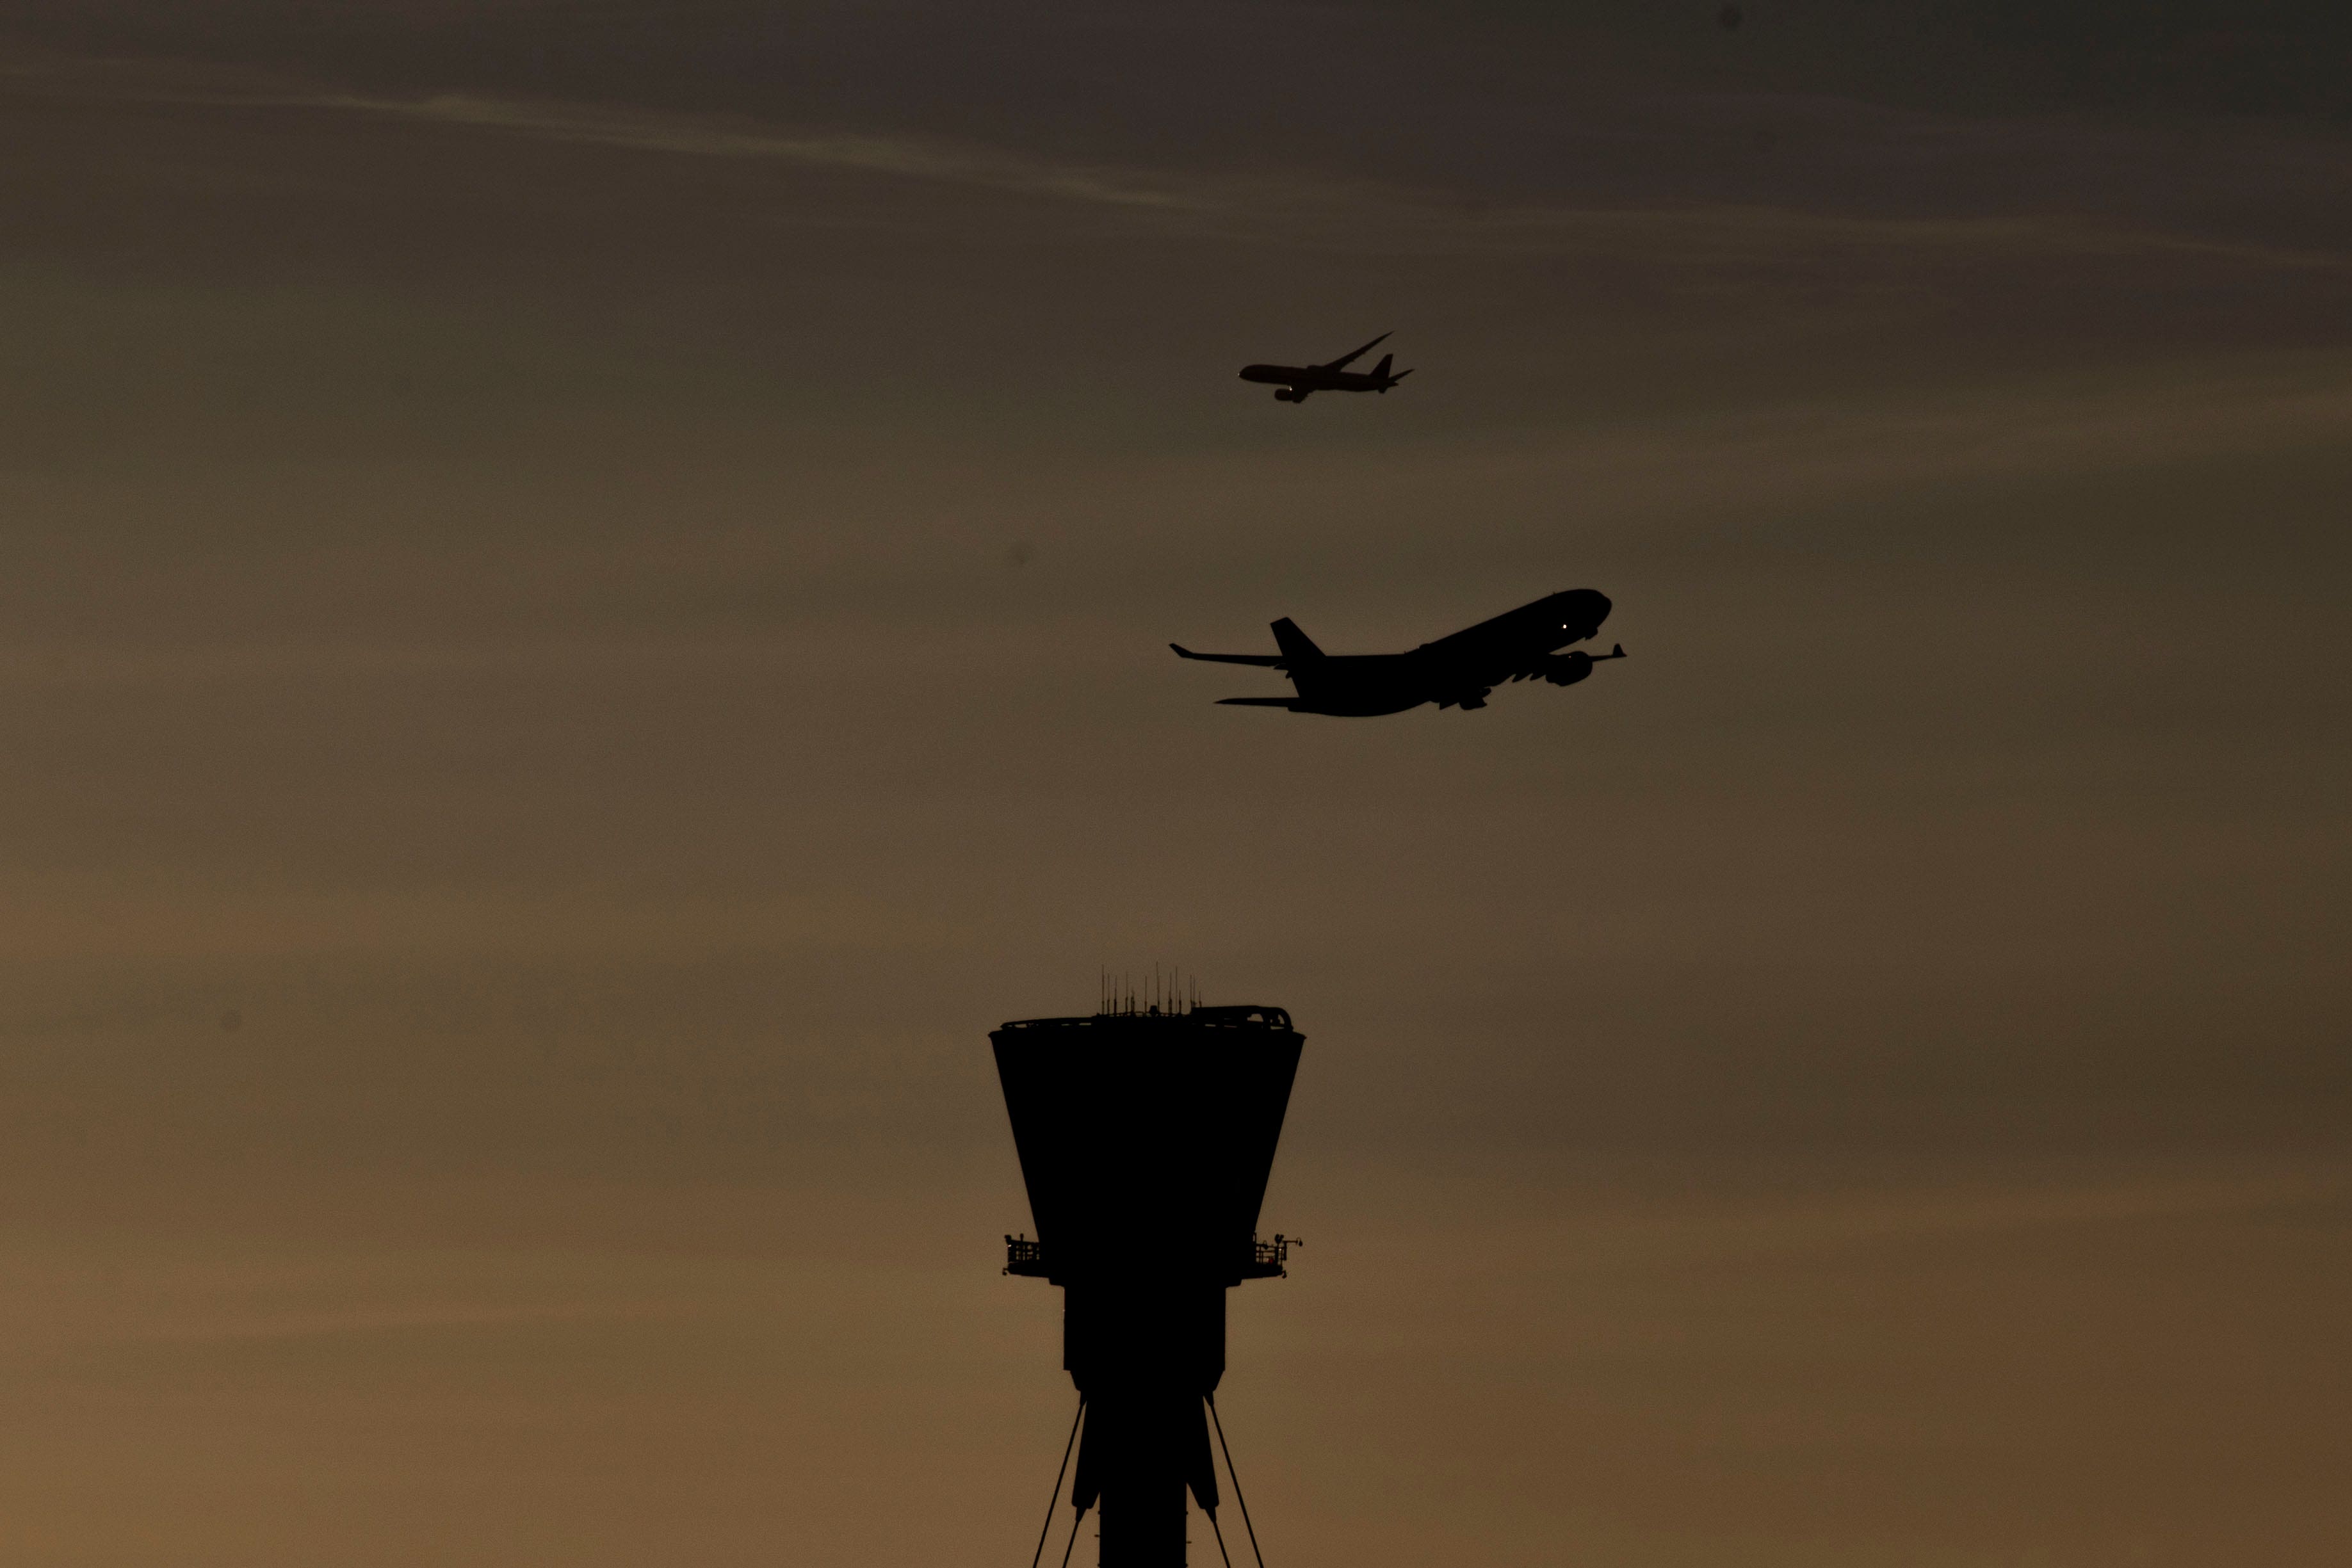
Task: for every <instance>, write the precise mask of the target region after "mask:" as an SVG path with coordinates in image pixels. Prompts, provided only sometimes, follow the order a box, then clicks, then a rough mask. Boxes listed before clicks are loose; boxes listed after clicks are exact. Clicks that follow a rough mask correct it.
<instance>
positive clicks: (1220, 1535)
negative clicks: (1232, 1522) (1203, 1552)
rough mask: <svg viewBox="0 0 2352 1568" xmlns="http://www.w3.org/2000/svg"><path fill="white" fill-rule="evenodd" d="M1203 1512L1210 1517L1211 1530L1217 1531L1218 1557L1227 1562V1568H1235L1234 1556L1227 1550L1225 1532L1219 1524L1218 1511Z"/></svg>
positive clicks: (1206, 1510)
mask: <svg viewBox="0 0 2352 1568" xmlns="http://www.w3.org/2000/svg"><path fill="white" fill-rule="evenodd" d="M1202 1511H1203V1512H1205V1513H1206V1514H1207V1515H1208V1516H1209V1528H1210V1529H1211V1530H1213V1531H1216V1535H1217V1555H1218V1556H1220V1557H1222V1558H1223V1559H1224V1560H1225V1568H1234V1554H1233V1553H1232V1552H1228V1551H1226V1550H1225V1532H1224V1531H1223V1529H1221V1528H1219V1526H1218V1524H1217V1511H1216V1510H1215V1509H1213V1508H1212V1509H1204V1510H1202Z"/></svg>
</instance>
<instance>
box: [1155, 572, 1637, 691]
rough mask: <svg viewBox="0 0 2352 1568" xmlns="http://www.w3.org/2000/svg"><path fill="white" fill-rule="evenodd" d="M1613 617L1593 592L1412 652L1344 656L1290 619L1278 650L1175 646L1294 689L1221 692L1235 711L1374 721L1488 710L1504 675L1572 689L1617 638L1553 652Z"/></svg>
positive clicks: (1619, 649)
mask: <svg viewBox="0 0 2352 1568" xmlns="http://www.w3.org/2000/svg"><path fill="white" fill-rule="evenodd" d="M1608 618H1609V598H1608V595H1606V594H1602V593H1596V592H1594V591H1592V590H1591V589H1589V588H1572V589H1570V590H1569V591H1567V592H1565V593H1553V594H1547V595H1546V596H1545V597H1543V598H1541V599H1538V600H1537V601H1535V602H1534V603H1533V604H1523V605H1521V606H1519V608H1517V610H1513V611H1510V612H1507V613H1505V614H1501V615H1497V616H1496V617H1495V618H1494V619H1493V620H1492V621H1481V622H1478V624H1477V625H1475V626H1473V627H1470V628H1469V629H1468V630H1466V631H1462V632H1454V634H1453V635H1452V636H1450V637H1440V638H1439V639H1438V640H1437V641H1436V642H1434V643H1423V644H1422V645H1421V646H1420V647H1418V648H1415V649H1414V650H1412V652H1411V653H1342V654H1339V655H1336V656H1335V655H1333V654H1330V653H1325V652H1324V651H1323V650H1322V649H1320V648H1318V647H1317V646H1316V645H1315V644H1314V643H1313V641H1312V640H1310V639H1309V638H1308V637H1307V633H1306V632H1301V631H1300V630H1299V629H1298V624H1297V622H1294V621H1292V620H1290V619H1289V618H1288V617H1287V616H1286V617H1284V618H1283V619H1282V620H1280V621H1277V622H1275V623H1274V642H1275V646H1276V647H1278V648H1280V649H1281V650H1282V652H1281V653H1193V652H1192V650H1191V649H1190V648H1186V647H1182V646H1180V645H1179V644H1177V643H1169V644H1168V645H1169V646H1170V647H1171V648H1174V649H1175V650H1176V654H1177V657H1179V658H1182V659H1205V660H1208V661H1210V662H1212V663H1214V664H1260V665H1264V666H1265V668H1267V669H1270V670H1280V671H1281V672H1282V673H1283V674H1286V675H1288V676H1289V677H1290V684H1291V685H1293V686H1296V687H1297V690H1298V695H1297V696H1290V697H1225V698H1223V699H1222V700H1223V702H1225V703H1227V704H1230V705H1232V706H1235V707H1280V708H1288V709H1289V710H1290V711H1291V712H1293V713H1322V714H1331V715H1334V716H1341V717H1369V716H1372V715H1375V714H1384V713H1402V712H1404V710H1405V709H1407V708H1411V707H1419V706H1421V705H1422V704H1423V703H1435V704H1436V705H1437V706H1439V707H1442V708H1444V707H1459V708H1475V707H1485V706H1486V695H1487V694H1488V693H1489V692H1491V691H1493V690H1494V689H1495V688H1496V686H1498V685H1502V684H1503V683H1504V682H1506V681H1523V680H1527V679H1528V678H1529V677H1531V676H1541V677H1542V678H1543V679H1545V680H1547V681H1549V682H1550V683H1551V684H1552V685H1556V686H1566V685H1574V684H1576V683H1577V682H1578V681H1580V680H1582V679H1584V677H1585V676H1587V675H1589V674H1591V673H1592V666H1593V665H1594V664H1596V663H1598V662H1599V661H1601V660H1602V659H1622V658H1623V657H1624V656H1625V649H1624V646H1623V645H1622V643H1621V644H1619V645H1618V646H1616V647H1614V648H1612V649H1611V650H1610V651H1609V652H1608V653H1558V652H1555V650H1557V649H1560V648H1565V647H1567V646H1568V644H1570V643H1581V642H1583V641H1584V640H1585V639H1586V638H1587V637H1591V636H1592V635H1594V634H1595V633H1597V632H1599V631H1600V630H1601V622H1603V621H1606V620H1607V619H1608Z"/></svg>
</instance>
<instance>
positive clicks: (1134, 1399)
mask: <svg viewBox="0 0 2352 1568" xmlns="http://www.w3.org/2000/svg"><path fill="white" fill-rule="evenodd" d="M989 1042H990V1043H991V1044H992V1045H993V1046H994V1047H995V1049H996V1071H997V1076H998V1077H999V1078H1000V1079H1001V1080H1002V1081H1003V1085H1004V1105H1005V1109H1006V1110H1007V1111H1008V1112H1010V1113H1011V1114H1012V1118H1013V1144H1014V1145H1015V1146H1016V1147H1017V1148H1018V1149H1019V1151H1020V1155H1021V1175H1022V1178H1023V1180H1024V1182H1026V1183H1027V1185H1028V1188H1029V1209H1030V1213H1031V1215H1032V1216H1033V1217H1034V1219H1035V1221H1036V1227H1037V1239H1035V1240H1034V1241H1032V1240H1029V1239H1026V1238H1025V1237H1023V1238H1015V1237H1007V1238H1006V1239H1005V1246H1006V1258H1005V1272H1007V1273H1009V1274H1024V1275H1028V1276H1030V1277H1032V1278H1035V1279H1042V1280H1045V1281H1050V1282H1052V1283H1054V1284H1056V1285H1059V1286H1060V1287H1061V1288H1062V1365H1063V1366H1064V1367H1065V1368H1066V1370H1067V1371H1068V1372H1069V1375H1070V1380H1071V1381H1072V1382H1073V1383H1075V1384H1076V1385H1077V1387H1078V1395H1079V1398H1080V1401H1081V1404H1080V1413H1081V1416H1082V1417H1083V1419H1084V1422H1085V1435H1084V1437H1083V1438H1082V1439H1081V1440H1080V1441H1079V1443H1078V1466H1077V1474H1076V1479H1075V1481H1074V1482H1073V1484H1072V1487H1071V1490H1070V1503H1071V1506H1072V1507H1073V1508H1075V1509H1076V1511H1077V1520H1082V1519H1083V1518H1084V1517H1085V1515H1086V1511H1087V1510H1088V1509H1089V1508H1094V1507H1097V1506H1099V1507H1100V1509H1101V1510H1102V1512H1101V1514H1100V1515H1099V1521H1100V1530H1101V1535H1102V1555H1101V1558H1100V1563H1101V1568H1182V1564H1183V1562H1184V1516H1185V1506H1184V1494H1185V1493H1186V1491H1188V1490H1189V1491H1190V1492H1191V1493H1192V1497H1193V1499H1194V1500H1197V1501H1198V1502H1199V1504H1200V1506H1201V1508H1202V1511H1204V1512H1206V1513H1207V1514H1208V1515H1209V1517H1210V1519H1211V1521H1214V1520H1215V1518H1216V1509H1217V1476H1216V1469H1215V1467H1214V1464H1213V1461H1212V1459H1211V1458H1210V1452H1209V1427H1208V1421H1207V1420H1206V1419H1205V1418H1204V1416H1203V1413H1202V1407H1203V1405H1204V1404H1205V1403H1206V1402H1207V1401H1208V1400H1209V1396H1211V1395H1212V1394H1213V1393H1214V1392H1215V1390H1216V1386H1217V1383H1218V1380H1219V1379H1220V1378H1222V1377H1223V1375H1224V1371H1225V1292H1226V1291H1228V1290H1230V1289H1232V1288H1233V1287H1234V1286H1235V1285H1238V1284H1240V1283H1241V1282H1242V1281H1244V1280H1264V1279H1271V1278H1276V1277H1279V1276H1280V1275H1281V1274H1282V1273H1283V1272H1284V1270H1283V1263H1284V1260H1285V1259H1286V1255H1287V1253H1288V1249H1289V1247H1290V1245H1291V1242H1290V1240H1289V1239H1287V1238H1284V1237H1276V1239H1274V1240H1273V1241H1271V1242H1265V1241H1260V1240H1259V1239H1257V1214H1258V1206H1259V1204H1260V1203H1261V1202H1263V1201H1264V1199H1265V1184H1266V1178H1267V1176H1269V1175H1270V1174H1271V1172H1272V1170H1273V1168H1274V1150H1275V1145H1276V1143H1277V1142H1278V1141H1279V1140H1280V1138H1281V1136H1282V1117H1283V1113H1284V1112H1285V1110H1286V1109H1287V1108H1288V1106H1289V1103H1290V1085H1291V1081H1292V1079H1293V1078H1295V1077H1296V1076H1297V1071H1298V1052H1299V1048H1300V1046H1301V1045H1303V1044H1304V1043H1305V1041H1304V1040H1303V1039H1302V1037H1301V1036H1300V1035H1299V1034H1298V1032H1297V1030H1294V1029H1292V1028H1291V1027H1290V1015H1289V1014H1288V1013H1286V1012H1284V1011H1283V1010H1282V1009H1280V1008H1265V1007H1225V1008H1206V1007H1187V1006H1185V1005H1183V1004H1182V1003H1177V1004H1175V1005H1173V1006H1170V1007H1160V1006H1153V1007H1148V1008H1138V1007H1136V1006H1135V1005H1134V1004H1133V1003H1131V1002H1125V1003H1113V1004H1110V1005H1109V1006H1107V1008H1106V1009H1105V1010H1104V1011H1102V1012H1098V1013H1097V1014H1095V1015H1094V1016H1093V1017H1091V1018H1061V1019H1027V1020H1024V1021H1023V1022H1019V1023H1008V1024H1006V1025H1005V1026H1004V1027H1003V1028H1002V1029H1000V1030H997V1031H996V1032H995V1033H993V1034H992V1035H990V1036H989ZM1212 1414H1213V1411H1212ZM1229 1468H1230V1467H1229ZM1077 1520H1074V1521H1072V1525H1071V1530H1072V1533H1073V1535H1074V1536H1075V1534H1076V1528H1077ZM1050 1522H1051V1521H1050V1517H1049V1520H1048V1523H1049V1527H1050ZM1253 1533H1254V1532H1253ZM1040 1545H1041V1547H1042V1545H1043V1542H1042V1541H1041V1542H1040Z"/></svg>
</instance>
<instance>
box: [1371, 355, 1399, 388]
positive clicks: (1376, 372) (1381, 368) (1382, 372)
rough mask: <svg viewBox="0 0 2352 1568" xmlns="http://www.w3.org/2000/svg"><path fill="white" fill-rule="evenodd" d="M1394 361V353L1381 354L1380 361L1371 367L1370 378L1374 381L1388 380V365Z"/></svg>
mask: <svg viewBox="0 0 2352 1568" xmlns="http://www.w3.org/2000/svg"><path fill="white" fill-rule="evenodd" d="M1395 363H1396V356H1395V355H1394V354H1382V355H1381V362H1380V363H1379V364H1377V365H1374V366H1373V367H1372V379H1373V380H1374V381H1376V382H1384V381H1386V380H1388V378H1389V367H1390V366H1391V365H1393V364H1395Z"/></svg>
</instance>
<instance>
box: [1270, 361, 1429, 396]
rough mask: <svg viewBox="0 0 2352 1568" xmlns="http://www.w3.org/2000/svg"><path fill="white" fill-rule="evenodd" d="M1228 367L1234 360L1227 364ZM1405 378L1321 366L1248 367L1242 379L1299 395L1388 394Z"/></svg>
mask: <svg viewBox="0 0 2352 1568" xmlns="http://www.w3.org/2000/svg"><path fill="white" fill-rule="evenodd" d="M1226 362H1227V363H1228V364H1230V363H1232V361H1226ZM1400 379H1401V378H1399V377H1395V376H1382V375H1374V374H1373V373H1372V372H1371V371H1331V370H1326V369H1324V368H1323V367H1322V366H1321V365H1244V366H1243V367H1242V380H1244V381H1245V382H1263V383H1265V385H1267V386H1276V387H1288V388H1289V389H1290V390H1291V391H1293V392H1386V391H1388V390H1389V388H1391V387H1392V386H1394V385H1396V383H1397V382H1398V381H1399V380H1400Z"/></svg>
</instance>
